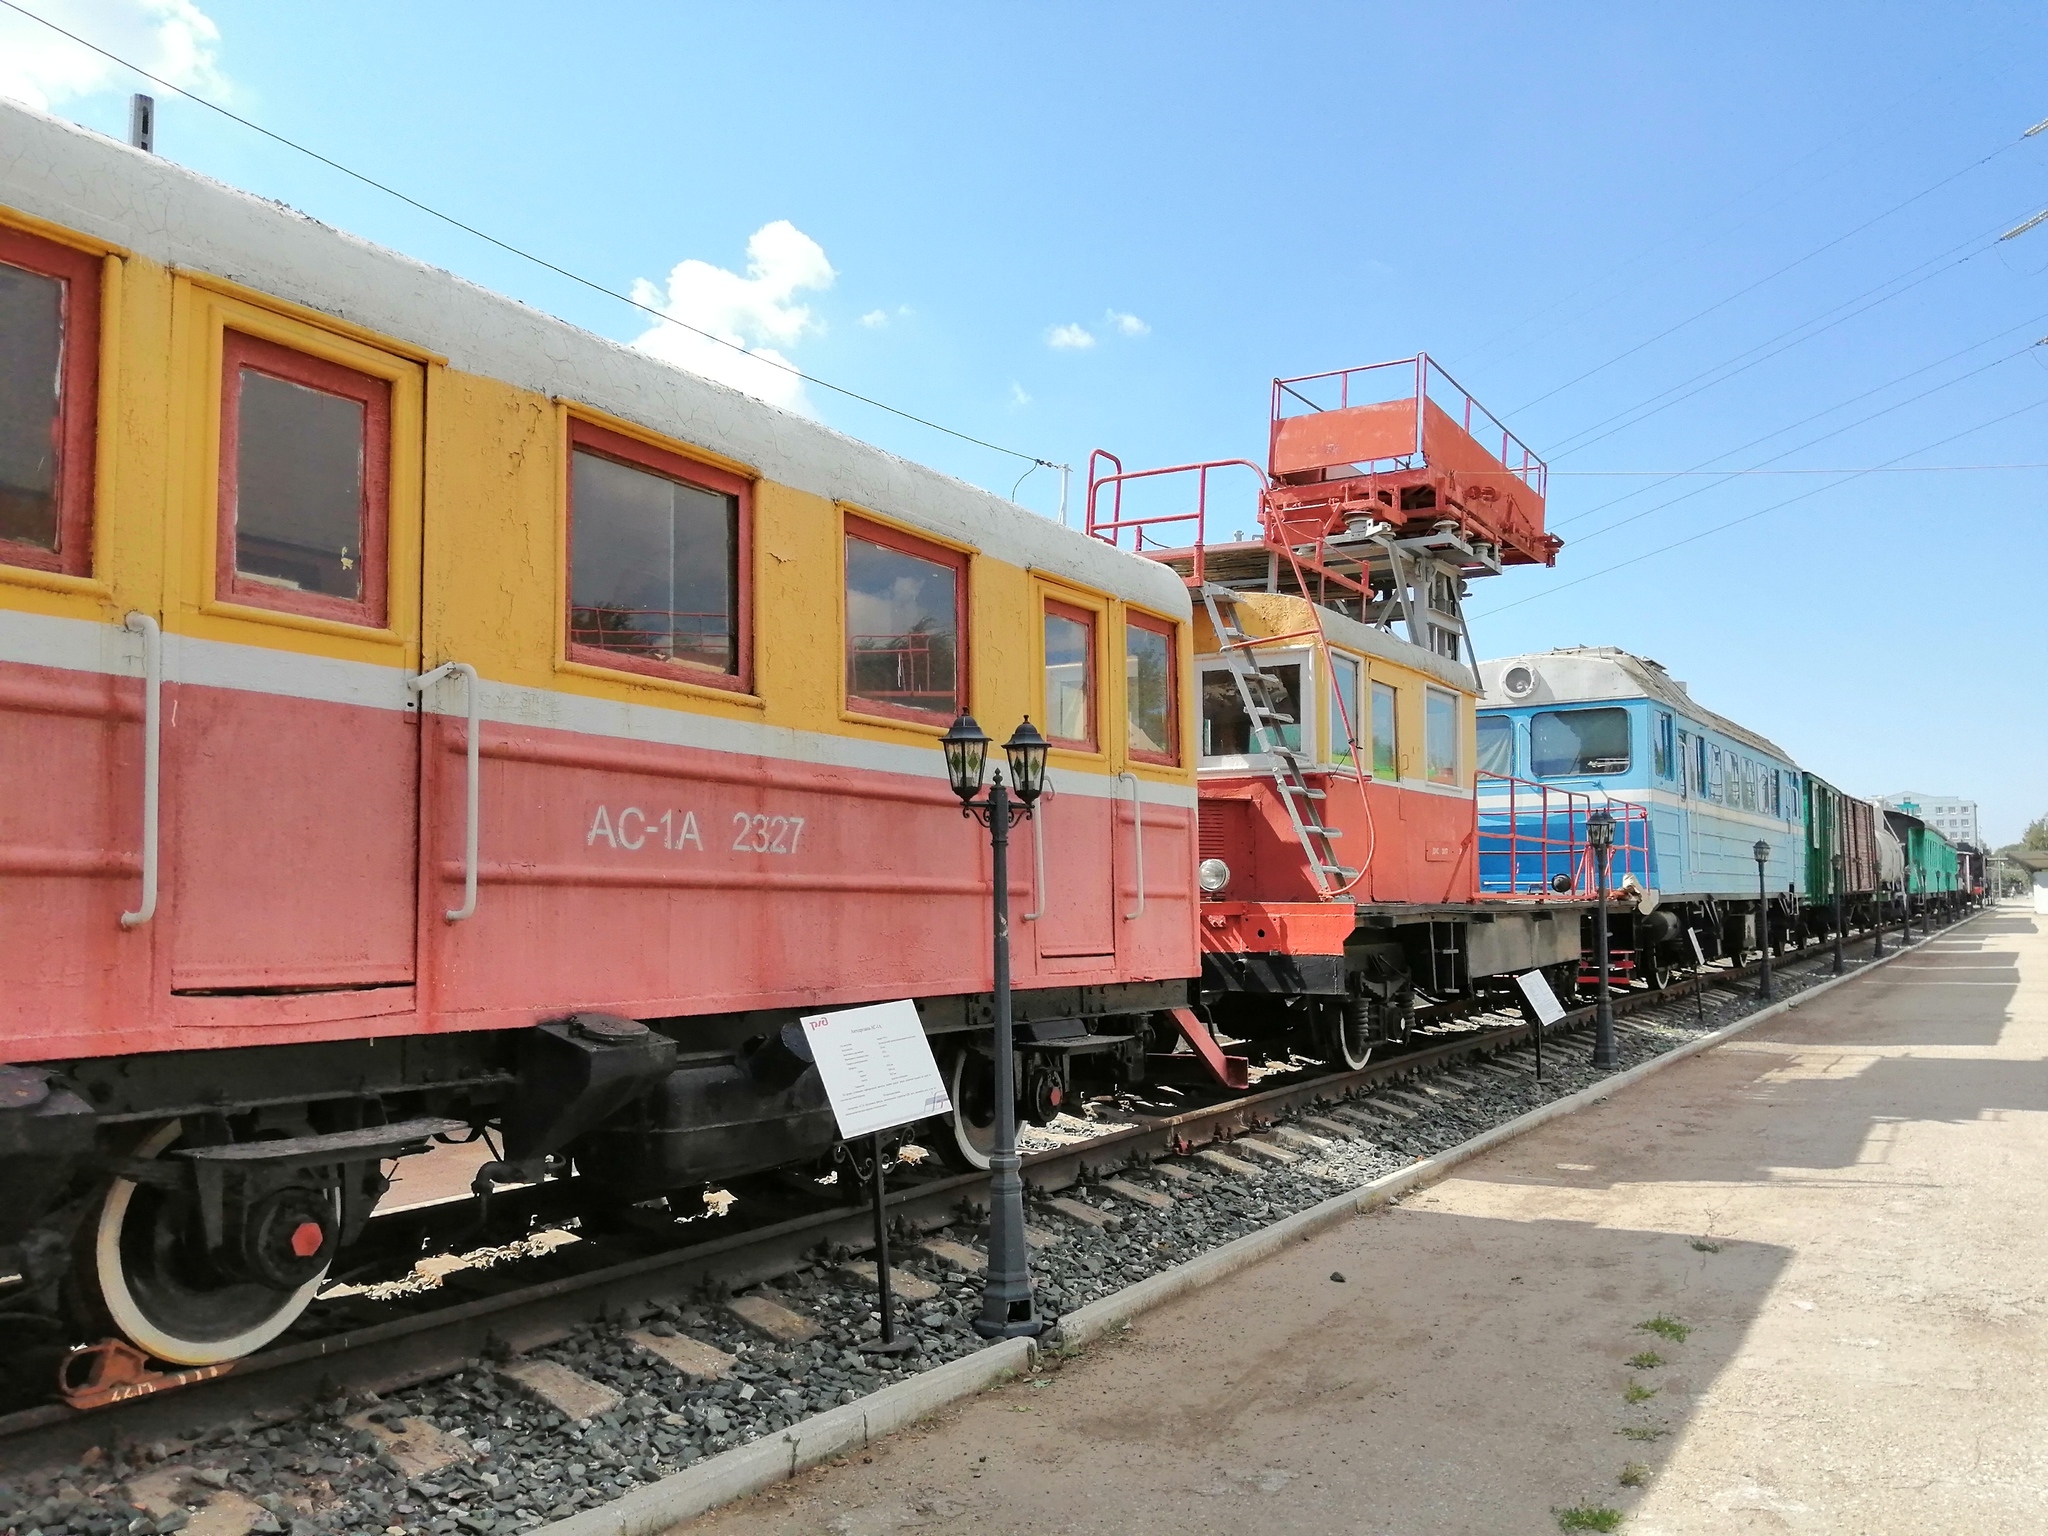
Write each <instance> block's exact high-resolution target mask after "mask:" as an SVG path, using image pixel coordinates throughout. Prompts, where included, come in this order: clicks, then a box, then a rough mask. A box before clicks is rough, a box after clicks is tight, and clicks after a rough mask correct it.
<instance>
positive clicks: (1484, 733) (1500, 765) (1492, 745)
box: [1479, 715, 1515, 778]
mask: <svg viewBox="0 0 2048 1536" xmlns="http://www.w3.org/2000/svg"><path fill="white" fill-rule="evenodd" d="M1479 771H1480V772H1481V773H1497V774H1499V775H1500V776H1501V777H1502V778H1507V777H1509V776H1510V775H1512V774H1513V773H1514V771H1515V722H1514V721H1512V720H1510V719H1509V718H1508V717H1507V716H1506V715H1481V716H1480V717H1479Z"/></svg>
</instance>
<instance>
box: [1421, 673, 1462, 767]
mask: <svg viewBox="0 0 2048 1536" xmlns="http://www.w3.org/2000/svg"><path fill="white" fill-rule="evenodd" d="M1422 765H1423V774H1424V776H1425V777H1426V778H1428V780H1429V782H1430V783H1432V784H1455V783H1457V782H1458V696H1457V695H1456V694H1454V693H1445V692H1443V691H1442V690H1441V689H1437V688H1431V689H1429V690H1428V691H1427V692H1425V693H1424V695H1423V701H1422Z"/></svg>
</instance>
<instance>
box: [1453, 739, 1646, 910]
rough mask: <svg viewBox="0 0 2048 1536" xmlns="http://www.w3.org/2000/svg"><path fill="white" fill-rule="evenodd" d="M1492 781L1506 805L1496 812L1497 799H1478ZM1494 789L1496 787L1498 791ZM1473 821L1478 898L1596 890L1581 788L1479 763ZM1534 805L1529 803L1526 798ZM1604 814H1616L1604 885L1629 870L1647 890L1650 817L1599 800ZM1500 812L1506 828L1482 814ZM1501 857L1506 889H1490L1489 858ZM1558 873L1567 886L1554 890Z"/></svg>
mask: <svg viewBox="0 0 2048 1536" xmlns="http://www.w3.org/2000/svg"><path fill="white" fill-rule="evenodd" d="M1489 785H1491V786H1505V788H1506V791H1507V799H1506V808H1505V810H1502V808H1501V806H1500V804H1499V803H1498V801H1496V803H1495V804H1494V805H1492V806H1488V805H1486V804H1485V803H1484V800H1483V798H1482V797H1483V796H1484V794H1485V792H1486V790H1487V789H1488V787H1489ZM1497 793H1498V790H1497V788H1496V794H1497ZM1472 797H1473V826H1474V831H1475V847H1476V851H1477V854H1478V861H1477V869H1476V873H1477V875H1478V877H1479V887H1480V892H1479V894H1480V895H1481V897H1482V898H1485V897H1493V898H1499V897H1507V896H1523V895H1528V896H1559V895H1572V896H1588V895H1591V894H1592V893H1593V891H1594V888H1595V871H1594V868H1593V860H1592V853H1591V850H1590V849H1589V848H1588V846H1587V843H1586V820H1587V818H1588V817H1589V816H1590V815H1591V814H1592V812H1593V804H1594V797H1593V795H1592V794H1590V793H1588V792H1587V791H1584V790H1572V789H1561V788H1557V787H1554V786H1552V785H1549V784H1540V783H1536V782H1534V781H1532V780H1529V779H1520V778H1516V777H1515V776H1514V775H1513V774H1506V773H1493V772H1490V771H1489V770H1487V769H1483V768H1482V769H1480V770H1479V771H1478V772H1477V773H1476V774H1474V775H1473V783H1472ZM1532 799H1533V801H1534V805H1533V806H1531V805H1529V804H1528V802H1529V801H1530V800H1532ZM1605 804H1606V807H1607V810H1608V812H1609V813H1610V814H1611V815H1612V816H1613V817H1614V834H1615V835H1614V847H1613V848H1612V849H1611V850H1610V851H1609V854H1608V864H1609V871H1610V873H1609V879H1608V886H1609V889H1614V888H1617V887H1618V886H1619V885H1620V884H1621V882H1622V880H1624V879H1625V878H1627V877H1628V876H1630V875H1634V876H1635V877H1636V883H1637V884H1638V885H1639V886H1640V887H1642V888H1643V889H1644V890H1648V889H1650V821H1649V812H1648V811H1647V810H1646V809H1645V808H1644V807H1643V806H1640V805H1637V804H1635V803H1634V802H1632V801H1627V800H1616V799H1613V798H1611V797H1609V798H1607V799H1606V801H1605ZM1488 816H1505V818H1506V824H1505V827H1496V828H1492V829H1489V828H1488V827H1487V826H1486V824H1485V820H1484V818H1486V817H1488ZM1532 816H1533V817H1534V819H1535V821H1536V823H1537V825H1538V826H1539V827H1540V828H1541V829H1542V830H1541V831H1540V832H1534V833H1525V832H1524V831H1523V830H1522V824H1523V821H1524V820H1525V819H1528V818H1530V817H1532ZM1559 816H1561V817H1562V818H1563V819H1564V830H1563V835H1562V836H1555V835H1553V834H1552V831H1551V827H1552V820H1553V818H1554V817H1559ZM1531 855H1533V856H1534V857H1535V858H1536V861H1537V866H1538V870H1537V874H1536V877H1535V879H1534V880H1533V881H1532V882H1530V883H1529V884H1528V885H1527V886H1526V888H1525V886H1524V882H1523V879H1522V874H1521V870H1522V863H1523V860H1524V859H1525V858H1527V857H1529V856H1531ZM1501 857H1505V858H1506V860H1507V869H1506V877H1505V881H1504V888H1489V882H1488V881H1487V878H1486V867H1487V863H1488V861H1490V860H1493V859H1498V858H1501ZM1558 875H1564V876H1566V877H1568V878H1569V880H1570V882H1571V884H1570V886H1569V888H1568V890H1566V891H1558V890H1556V889H1554V887H1553V886H1552V885H1551V881H1552V880H1553V879H1554V878H1555V877H1556V876H1558Z"/></svg>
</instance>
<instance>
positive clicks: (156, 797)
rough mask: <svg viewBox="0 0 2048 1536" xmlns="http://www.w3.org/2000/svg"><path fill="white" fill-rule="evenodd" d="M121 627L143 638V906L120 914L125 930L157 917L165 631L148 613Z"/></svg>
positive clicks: (130, 616)
mask: <svg viewBox="0 0 2048 1536" xmlns="http://www.w3.org/2000/svg"><path fill="white" fill-rule="evenodd" d="M122 627H123V628H124V629H126V630H128V632H129V633H130V634H136V635H140V636H142V904H141V905H140V906H138V907H137V908H136V909H135V910H134V911H133V912H123V913H122V914H121V926H122V927H123V928H140V927H141V926H142V925H143V924H144V923H146V922H148V921H149V920H150V919H151V918H153V917H155V916H156V893H157V877H158V873H159V867H158V858H159V853H158V847H159V843H160V838H159V830H160V828H161V825H162V811H163V745H164V729H163V727H164V709H163V698H164V631H163V626H162V625H161V624H159V623H157V621H156V620H155V619H153V618H151V617H150V616H149V615H148V614H146V613H131V614H129V615H128V617H127V619H126V620H125V621H124V622H123V625H122Z"/></svg>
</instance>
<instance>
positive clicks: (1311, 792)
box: [1280, 784, 1330, 800]
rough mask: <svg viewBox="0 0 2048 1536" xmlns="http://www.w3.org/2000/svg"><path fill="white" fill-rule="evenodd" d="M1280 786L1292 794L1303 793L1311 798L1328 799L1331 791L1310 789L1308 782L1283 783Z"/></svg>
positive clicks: (1302, 794)
mask: <svg viewBox="0 0 2048 1536" xmlns="http://www.w3.org/2000/svg"><path fill="white" fill-rule="evenodd" d="M1280 788H1281V789H1282V790H1284V791H1286V792H1287V793H1288V794H1290V795H1301V796H1304V797H1306V798H1307V799H1310V800H1327V799H1329V798H1330V792H1329V791H1328V790H1326V789H1310V788H1309V787H1308V786H1307V785H1306V784H1282V785H1281V786H1280Z"/></svg>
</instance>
